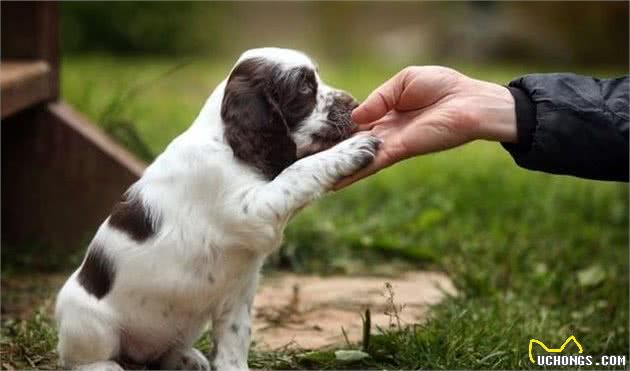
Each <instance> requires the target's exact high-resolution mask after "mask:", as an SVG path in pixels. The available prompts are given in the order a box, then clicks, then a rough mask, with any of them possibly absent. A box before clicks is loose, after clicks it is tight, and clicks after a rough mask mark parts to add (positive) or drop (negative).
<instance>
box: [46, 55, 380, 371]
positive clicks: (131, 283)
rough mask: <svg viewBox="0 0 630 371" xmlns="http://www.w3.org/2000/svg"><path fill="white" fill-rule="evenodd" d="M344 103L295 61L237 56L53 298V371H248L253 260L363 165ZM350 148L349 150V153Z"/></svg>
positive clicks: (363, 152)
mask: <svg viewBox="0 0 630 371" xmlns="http://www.w3.org/2000/svg"><path fill="white" fill-rule="evenodd" d="M355 105H356V103H355V102H354V100H353V99H352V97H350V96H349V95H348V94H346V93H344V92H341V91H339V90H336V89H333V88H331V87H329V86H327V85H326V84H324V83H323V82H322V81H321V79H320V78H319V76H318V74H317V70H316V67H315V65H314V64H313V62H312V61H311V60H310V59H309V58H308V57H307V56H306V55H304V54H302V53H300V52H297V51H293V50H286V49H275V48H263V49H254V50H249V51H247V52H245V53H244V54H243V55H242V56H241V58H240V59H239V60H238V61H237V63H236V65H235V66H234V68H233V69H232V71H231V73H230V75H229V77H228V78H227V79H226V80H225V81H223V82H221V83H220V84H219V86H218V87H217V88H216V89H215V90H214V92H213V93H212V94H211V95H210V98H209V99H208V100H207V102H206V103H205V105H204V107H203V109H202V110H201V113H200V114H199V116H198V117H197V119H196V120H195V121H194V123H193V124H192V126H191V127H190V128H189V129H188V130H186V131H185V132H184V133H183V134H181V135H180V136H179V137H178V138H176V139H175V140H174V141H173V142H172V143H171V144H170V145H169V146H168V147H167V149H166V151H165V152H164V153H162V154H161V155H160V156H159V157H158V158H157V159H156V160H155V161H154V162H153V163H152V164H151V165H150V166H149V167H148V168H147V169H146V171H145V173H144V175H143V176H142V178H141V179H140V180H138V181H137V182H136V183H135V184H133V185H132V186H131V187H130V189H129V190H128V191H127V192H126V193H125V195H124V197H123V200H122V201H121V202H120V203H119V204H117V205H116V206H115V207H114V209H113V210H112V214H111V215H110V216H109V217H108V218H107V219H106V220H105V221H104V223H103V224H102V225H101V226H100V228H99V229H98V232H97V233H96V236H95V237H94V239H93V240H92V242H91V243H90V245H89V247H88V250H87V254H86V257H85V259H84V260H83V263H82V264H81V266H80V267H79V268H78V270H77V271H76V272H74V273H73V274H72V275H71V276H70V278H69V279H68V281H67V282H66V283H65V285H64V286H63V288H62V289H61V292H60V293H59V295H58V297H57V303H56V319H57V324H58V328H59V345H58V351H59V356H60V359H61V363H62V366H64V367H82V368H99V369H108V368H109V369H119V368H120V366H119V365H118V363H116V361H124V360H127V361H131V362H134V363H140V364H152V365H157V366H158V367H160V368H164V369H209V368H210V364H209V362H208V360H207V359H206V357H204V355H202V354H201V353H200V352H199V351H197V350H196V349H194V348H193V347H192V345H193V343H194V342H195V340H197V338H198V337H199V335H200V333H201V332H202V330H203V329H204V327H205V326H206V325H207V324H208V322H212V335H213V344H214V346H213V350H212V353H213V354H212V357H211V364H212V368H214V369H219V370H231V369H246V368H247V353H248V348H249V343H250V336H251V319H250V311H251V306H252V301H253V298H254V293H255V290H256V282H257V279H258V274H259V270H260V267H261V265H262V264H263V261H264V259H265V257H266V256H267V255H268V254H270V253H271V252H273V251H274V250H276V249H277V248H278V247H279V246H280V243H281V241H282V237H283V231H284V228H285V226H286V224H287V222H288V221H289V219H290V218H291V216H292V215H293V214H294V213H295V212H296V211H298V210H300V209H301V208H302V207H304V206H305V205H307V204H308V203H309V202H311V201H313V200H315V199H316V198H317V197H319V196H321V195H322V194H324V193H325V192H326V191H328V190H330V189H331V187H332V186H333V185H334V184H335V183H336V182H337V181H338V180H340V179H341V178H343V177H345V176H348V175H350V174H352V173H354V172H356V171H357V170H359V169H361V168H362V167H364V166H365V165H367V164H368V163H369V162H370V161H372V159H373V158H374V155H375V152H376V149H377V147H378V144H379V140H378V139H376V138H374V137H372V136H369V135H357V136H353V137H351V138H349V136H350V133H351V132H352V131H353V124H352V123H351V121H350V111H351V110H352V108H354V106H355ZM347 138H349V139H347Z"/></svg>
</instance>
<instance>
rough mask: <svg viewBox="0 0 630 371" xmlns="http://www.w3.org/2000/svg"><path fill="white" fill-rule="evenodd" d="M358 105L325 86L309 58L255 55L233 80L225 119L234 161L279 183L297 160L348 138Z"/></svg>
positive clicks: (274, 52) (277, 52)
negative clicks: (282, 173) (241, 162)
mask: <svg viewBox="0 0 630 371" xmlns="http://www.w3.org/2000/svg"><path fill="white" fill-rule="evenodd" d="M356 105H357V102H356V101H355V100H354V98H352V97H351V96H350V95H349V94H347V93H345V92H343V91H340V90H337V89H333V88H331V87H330V86H328V85H326V84H324V83H323V82H322V81H321V79H320V78H319V75H318V73H317V68H316V66H315V64H314V63H313V61H312V60H311V59H310V58H309V57H307V56H306V55H305V54H302V53H300V52H298V51H295V50H289V49H276V48H263V49H252V50H248V51H247V52H245V53H244V54H243V55H242V56H241V57H240V58H239V60H238V61H237V62H236V65H235V66H234V68H233V69H232V72H231V74H230V76H229V78H228V80H227V84H226V86H225V92H224V96H223V102H222V106H221V118H222V120H223V124H224V126H225V127H224V132H225V139H226V140H227V142H228V144H229V145H230V146H231V147H232V150H233V152H234V155H235V156H236V157H237V158H239V159H240V160H241V161H243V162H245V163H247V164H249V165H252V166H254V167H255V168H256V169H258V170H259V171H260V172H261V173H262V174H263V175H264V176H265V177H267V178H268V179H273V178H274V177H276V175H278V174H279V173H280V172H281V171H282V170H283V169H285V168H286V167H288V166H289V165H291V164H292V163H293V162H295V161H296V160H297V159H299V158H301V157H305V156H308V155H310V154H313V153H316V152H319V151H321V150H324V149H327V148H329V147H331V146H333V145H334V144H336V143H338V142H339V141H341V140H343V139H345V138H347V137H348V136H349V135H350V134H351V133H352V132H353V131H354V128H355V127H354V124H353V123H352V121H351V120H350V113H351V112H352V109H353V108H354V107H356Z"/></svg>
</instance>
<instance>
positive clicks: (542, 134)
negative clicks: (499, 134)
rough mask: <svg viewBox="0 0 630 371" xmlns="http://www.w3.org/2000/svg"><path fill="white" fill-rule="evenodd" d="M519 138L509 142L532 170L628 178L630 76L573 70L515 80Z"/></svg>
mask: <svg viewBox="0 0 630 371" xmlns="http://www.w3.org/2000/svg"><path fill="white" fill-rule="evenodd" d="M508 89H509V90H510V92H511V93H512V95H513V96H514V100H515V102H516V121H517V131H518V143H515V144H511V143H503V147H504V148H505V149H507V150H508V151H509V152H510V154H511V155H512V157H513V158H514V161H515V162H516V163H517V164H518V165H520V166H522V167H524V168H526V169H530V170H539V171H544V172H549V173H555V174H569V175H574V176H578V177H582V178H590V179H600V180H616V181H626V182H627V181H628V150H629V147H628V126H629V123H628V110H629V109H630V108H629V107H630V106H629V77H628V76H625V77H620V78H616V79H609V80H600V79H596V78H593V77H587V76H579V75H574V74H569V73H556V74H534V75H526V76H523V77H520V78H518V79H516V80H514V81H512V82H510V84H509V86H508Z"/></svg>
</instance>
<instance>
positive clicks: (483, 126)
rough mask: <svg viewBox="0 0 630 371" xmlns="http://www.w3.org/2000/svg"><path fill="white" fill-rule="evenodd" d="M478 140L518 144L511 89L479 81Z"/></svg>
mask: <svg viewBox="0 0 630 371" xmlns="http://www.w3.org/2000/svg"><path fill="white" fill-rule="evenodd" d="M478 83H479V84H480V85H479V86H478V87H477V93H476V94H477V95H478V96H479V99H478V102H477V110H478V112H477V115H476V120H477V128H478V133H477V139H485V140H491V141H496V142H504V143H516V142H517V141H518V134H517V126H516V109H515V101H514V97H513V96H512V94H511V93H510V91H509V89H508V88H506V87H504V86H501V85H498V84H494V83H490V82H485V81H478Z"/></svg>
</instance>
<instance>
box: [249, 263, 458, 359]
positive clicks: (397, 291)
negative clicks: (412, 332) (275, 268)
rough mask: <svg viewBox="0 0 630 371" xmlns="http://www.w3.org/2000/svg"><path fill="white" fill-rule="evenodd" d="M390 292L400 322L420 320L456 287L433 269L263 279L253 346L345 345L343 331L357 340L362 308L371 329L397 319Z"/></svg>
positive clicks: (281, 276) (318, 346) (310, 347)
mask: <svg viewBox="0 0 630 371" xmlns="http://www.w3.org/2000/svg"><path fill="white" fill-rule="evenodd" d="M387 283H389V285H390V287H391V289H388V288H387V286H386V284H387ZM392 293H393V302H394V304H395V305H396V307H397V308H399V309H400V308H402V310H400V315H399V319H400V321H401V324H402V325H405V324H412V323H418V322H422V321H424V320H425V319H426V315H427V309H428V306H429V305H431V304H436V303H438V302H439V301H441V300H442V299H443V298H444V297H445V296H446V295H449V294H450V295H454V294H455V293H456V290H455V288H454V286H453V284H452V282H451V281H450V280H449V278H448V277H447V276H446V275H445V274H443V273H437V272H408V273H405V274H403V275H401V276H399V277H396V278H387V277H373V276H369V277H347V276H338V277H319V276H301V275H293V274H289V275H284V274H283V275H279V276H274V277H272V278H268V279H265V280H263V282H262V284H261V286H260V287H259V289H258V294H257V295H256V299H255V301H254V326H253V327H254V335H253V336H254V340H255V342H256V347H259V348H262V349H275V348H279V347H285V346H289V347H300V348H305V349H315V348H321V347H324V346H329V345H334V344H340V343H344V342H345V341H346V340H345V338H344V334H343V331H345V333H346V335H347V337H348V340H349V341H350V342H357V341H359V340H361V336H362V328H363V326H362V319H361V315H362V314H363V313H364V312H365V309H366V308H369V309H370V312H371V314H372V315H371V317H372V331H374V329H375V327H376V326H378V327H381V328H387V327H388V326H391V325H393V324H394V323H392V321H397V320H395V319H394V318H393V317H392V314H393V313H392ZM342 328H343V331H342Z"/></svg>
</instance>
